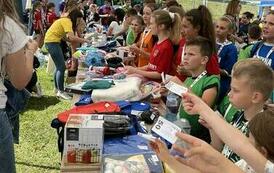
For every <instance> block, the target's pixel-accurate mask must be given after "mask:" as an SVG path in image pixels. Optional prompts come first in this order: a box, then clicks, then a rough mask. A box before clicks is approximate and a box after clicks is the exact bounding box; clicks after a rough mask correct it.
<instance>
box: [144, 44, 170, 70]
mask: <svg viewBox="0 0 274 173" xmlns="http://www.w3.org/2000/svg"><path fill="white" fill-rule="evenodd" d="M172 57H173V47H172V42H171V41H170V40H169V39H166V40H164V41H162V42H161V43H156V44H155V45H154V47H153V50H152V52H151V54H150V58H149V64H148V66H147V71H157V72H159V73H162V72H165V73H169V71H170V67H171V61H172Z"/></svg>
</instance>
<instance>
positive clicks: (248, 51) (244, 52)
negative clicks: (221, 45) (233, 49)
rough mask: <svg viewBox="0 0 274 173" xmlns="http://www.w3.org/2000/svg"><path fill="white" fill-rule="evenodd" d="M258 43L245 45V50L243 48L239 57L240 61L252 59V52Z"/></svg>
mask: <svg viewBox="0 0 274 173" xmlns="http://www.w3.org/2000/svg"><path fill="white" fill-rule="evenodd" d="M257 42H258V41H255V42H252V43H249V44H247V45H245V46H244V47H243V48H241V50H240V52H239V55H238V61H241V60H244V59H247V58H250V57H251V50H252V48H253V46H254V45H255V44H256V43H257Z"/></svg>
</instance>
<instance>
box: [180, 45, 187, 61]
mask: <svg viewBox="0 0 274 173" xmlns="http://www.w3.org/2000/svg"><path fill="white" fill-rule="evenodd" d="M182 49H183V50H182V55H181V64H183V61H184V57H185V49H186V44H185V45H184V46H183V48H182Z"/></svg>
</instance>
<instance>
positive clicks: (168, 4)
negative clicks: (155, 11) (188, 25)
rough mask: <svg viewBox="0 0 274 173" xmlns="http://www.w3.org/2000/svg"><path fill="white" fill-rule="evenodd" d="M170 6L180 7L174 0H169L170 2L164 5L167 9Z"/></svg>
mask: <svg viewBox="0 0 274 173" xmlns="http://www.w3.org/2000/svg"><path fill="white" fill-rule="evenodd" d="M171 6H177V7H180V4H179V3H178V2H177V1H176V0H171V1H168V2H167V4H166V7H167V8H169V7H171Z"/></svg>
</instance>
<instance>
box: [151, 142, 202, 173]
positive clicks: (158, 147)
mask: <svg viewBox="0 0 274 173" xmlns="http://www.w3.org/2000/svg"><path fill="white" fill-rule="evenodd" d="M149 145H150V147H151V148H152V150H153V151H154V152H155V153H156V155H157V156H158V157H159V158H160V160H161V161H163V162H165V163H166V164H167V165H168V166H169V167H170V168H171V169H172V170H173V171H175V172H181V171H182V170H184V172H188V173H199V171H197V170H195V169H192V168H191V167H189V166H186V165H185V164H182V163H181V162H179V161H178V160H176V158H175V157H173V156H172V155H170V153H169V151H168V149H167V147H166V145H165V144H164V143H163V142H162V141H161V140H159V139H156V140H155V141H151V142H150V143H149Z"/></svg>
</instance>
